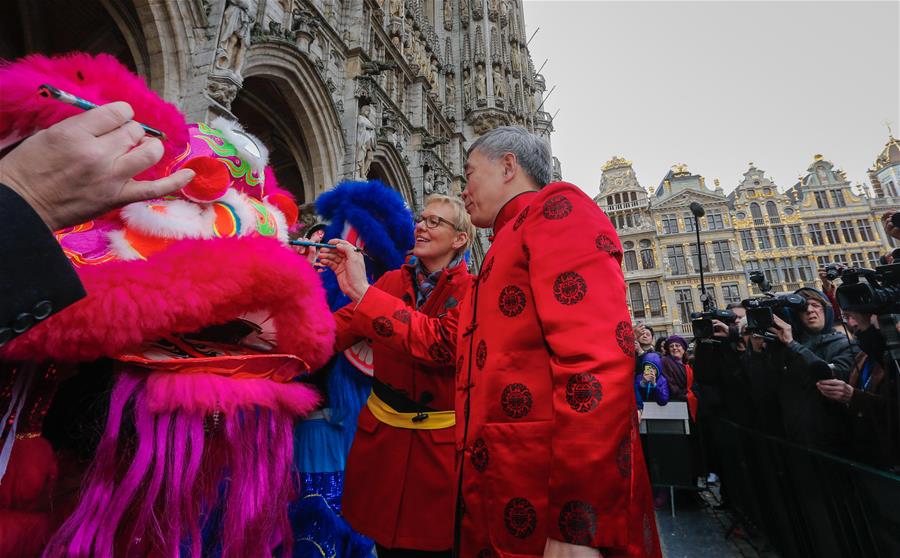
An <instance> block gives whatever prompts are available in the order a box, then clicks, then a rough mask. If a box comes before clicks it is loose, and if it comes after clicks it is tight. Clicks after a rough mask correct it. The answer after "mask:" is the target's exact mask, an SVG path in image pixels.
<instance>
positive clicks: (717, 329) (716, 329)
mask: <svg viewBox="0 0 900 558" xmlns="http://www.w3.org/2000/svg"><path fill="white" fill-rule="evenodd" d="M712 325H713V337H721V338H725V339H727V338H728V324H726V323H725V322H721V321H719V320H713V321H712Z"/></svg>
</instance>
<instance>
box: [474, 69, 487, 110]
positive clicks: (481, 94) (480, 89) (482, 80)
mask: <svg viewBox="0 0 900 558" xmlns="http://www.w3.org/2000/svg"><path fill="white" fill-rule="evenodd" d="M475 98H476V99H477V100H478V101H483V100H484V99H486V98H487V74H485V73H484V65H482V64H479V65H478V68H477V69H476V76H475Z"/></svg>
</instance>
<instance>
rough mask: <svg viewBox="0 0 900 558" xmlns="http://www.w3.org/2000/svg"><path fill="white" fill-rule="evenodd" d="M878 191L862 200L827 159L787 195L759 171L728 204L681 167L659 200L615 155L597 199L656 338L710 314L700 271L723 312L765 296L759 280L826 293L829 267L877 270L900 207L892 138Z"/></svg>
mask: <svg viewBox="0 0 900 558" xmlns="http://www.w3.org/2000/svg"><path fill="white" fill-rule="evenodd" d="M873 175H874V176H876V178H879V179H880V182H876V181H875V180H873V181H872V182H873V185H875V188H874V192H872V193H866V192H859V193H854V192H853V190H852V189H851V187H850V183H849V182H848V181H847V180H846V177H845V176H844V173H843V172H842V171H840V170H837V169H835V168H834V165H833V164H832V163H831V162H829V161H826V160H825V159H824V158H823V157H822V156H821V155H817V156H816V157H815V158H814V161H813V162H812V164H811V165H810V166H809V169H808V173H807V174H806V175H805V176H803V177H801V178H800V181H799V182H798V183H797V184H796V185H794V187H793V188H791V189H789V190H788V191H787V192H780V191H779V189H778V187H777V185H776V184H774V183H773V182H772V181H771V180H770V179H769V178H767V177H766V176H765V173H764V171H762V170H761V169H759V168H757V167H756V166H755V165H754V164H753V163H750V165H749V168H748V169H747V171H746V172H745V173H744V175H743V179H742V180H741V182H740V183H739V184H738V185H737V187H736V188H735V189H734V190H733V191H732V192H731V193H730V194H728V195H727V196H726V195H725V194H724V192H723V190H722V188H721V187H720V186H719V182H718V180H716V181H715V186H714V188H713V189H709V188H707V187H706V183H705V179H704V178H703V177H702V176H699V175H696V174H692V173H691V172H690V171H688V169H687V167H686V166H685V165H675V166H674V167H672V170H671V171H669V172H668V174H666V176H665V177H664V178H663V180H662V182H661V183H660V184H659V186H658V187H657V188H656V189H655V190H651V191H650V192H649V193H648V192H647V191H645V190H644V188H643V187H642V186H641V185H640V184H639V183H638V181H637V178H636V176H635V173H634V170H633V169H632V166H631V162H630V161H627V160H625V159H623V158H620V157H613V158H612V159H611V160H610V161H609V162H607V163H606V164H605V165H604V166H603V175H602V178H601V182H600V193H599V194H598V196H597V197H596V198H595V201H596V202H597V203H598V205H600V207H601V208H602V209H603V210H604V211H605V212H606V213H607V215H608V216H609V218H610V220H611V221H612V223H613V225H614V226H615V227H616V230H617V231H618V233H619V238H620V239H621V241H622V248H623V263H622V265H623V270H624V273H625V280H626V283H627V289H628V302H629V306H630V308H631V312H632V316H633V318H634V320H635V321H642V322H644V323H646V324H649V325H651V326H653V328H654V330H655V331H656V334H657V335H658V336H659V335H663V334H672V333H678V334H684V335H690V334H691V324H690V314H691V312H694V311H699V310H702V308H703V304H702V301H701V298H700V295H701V292H700V280H699V271H700V270H699V267H698V266H699V265H702V266H703V273H704V279H705V280H706V284H707V294H708V295H709V296H710V297H711V299H712V302H713V303H715V304H716V305H717V306H718V307H719V308H722V307H724V306H725V305H727V304H728V303H732V302H740V301H741V300H743V299H744V298H747V297H748V296H756V295H758V294H759V291H758V290H757V289H756V288H755V286H754V285H753V284H752V283H751V282H750V281H749V275H750V273H751V272H752V271H761V272H762V273H763V274H764V275H765V277H766V278H767V279H768V280H769V282H770V283H771V284H772V285H773V287H774V290H775V291H793V290H796V289H798V288H800V287H803V286H817V283H818V281H817V276H816V269H817V268H818V267H821V266H822V265H824V264H825V263H829V262H840V263H845V264H847V265H854V266H861V267H874V266H876V265H877V264H878V261H877V260H878V256H879V255H880V254H881V253H883V252H884V251H886V250H887V248H888V246H889V245H890V243H891V241H890V240H889V239H888V238H887V237H886V235H885V233H884V230H883V229H882V227H881V224H880V220H879V216H880V214H881V213H883V212H884V211H886V210H887V209H895V210H896V209H897V208H898V207H900V198H898V196H897V194H898V192H897V191H896V190H893V189H891V188H892V187H893V186H892V185H894V184H897V183H898V182H897V178H898V176H900V146H898V145H897V142H896V140H894V139H893V137H891V138H890V140H889V141H888V143H887V145H886V146H885V148H884V150H883V152H882V153H881V155H879V156H878V158H877V159H876V162H875V165H874V166H873V168H872V170H871V171H870V176H873ZM692 201H696V202H700V203H701V204H702V205H703V206H704V208H705V211H706V214H705V216H704V217H702V218H700V219H699V225H700V231H701V249H700V258H698V255H697V249H696V244H695V242H696V233H695V230H696V229H695V226H696V225H695V221H694V217H693V215H692V213H691V212H690V209H689V204H690V203H691V202H692Z"/></svg>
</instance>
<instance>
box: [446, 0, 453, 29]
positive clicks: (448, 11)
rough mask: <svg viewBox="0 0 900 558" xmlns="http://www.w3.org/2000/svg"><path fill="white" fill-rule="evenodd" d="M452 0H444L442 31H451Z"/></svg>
mask: <svg viewBox="0 0 900 558" xmlns="http://www.w3.org/2000/svg"><path fill="white" fill-rule="evenodd" d="M451 1H452V0H444V29H446V30H447V31H453V5H452V4H451V3H450V2H451Z"/></svg>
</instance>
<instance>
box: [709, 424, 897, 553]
mask: <svg viewBox="0 0 900 558" xmlns="http://www.w3.org/2000/svg"><path fill="white" fill-rule="evenodd" d="M712 437H713V440H712V443H713V448H710V449H711V451H714V452H716V454H717V456H718V460H719V462H720V467H721V469H722V471H719V475H720V477H721V479H722V490H723V493H724V494H725V497H726V498H727V501H728V502H729V504H730V505H731V506H732V507H733V508H734V509H735V510H736V511H737V513H738V514H739V516H741V518H742V519H745V520H748V521H749V522H750V523H752V524H753V525H755V526H756V527H758V528H759V529H761V530H762V531H763V532H764V534H765V535H766V537H767V539H768V540H769V542H770V543H771V544H772V546H773V547H774V548H775V550H776V551H777V552H778V554H779V555H780V556H781V557H782V558H793V557H816V558H831V557H834V558H896V557H898V556H900V476H897V475H894V474H891V473H889V472H885V471H880V470H877V469H873V468H871V467H868V466H865V465H862V464H859V463H856V462H853V461H849V460H846V459H842V458H840V457H836V456H834V455H831V454H827V453H824V452H820V451H816V450H814V449H810V448H808V447H805V446H801V445H798V444H794V443H791V442H788V441H786V440H783V439H781V438H776V437H772V436H767V435H765V434H762V433H760V432H757V431H755V430H752V429H749V428H746V427H743V426H740V425H738V424H735V423H733V422H730V421H726V420H722V419H715V422H714V424H713V426H712Z"/></svg>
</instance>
